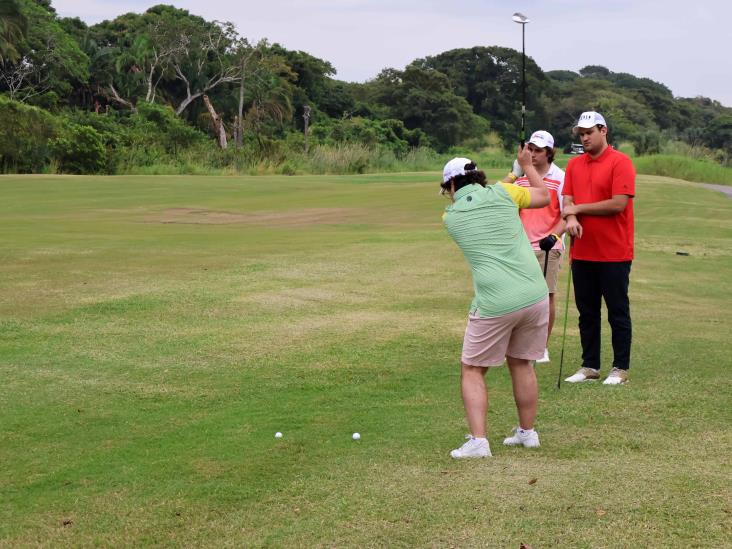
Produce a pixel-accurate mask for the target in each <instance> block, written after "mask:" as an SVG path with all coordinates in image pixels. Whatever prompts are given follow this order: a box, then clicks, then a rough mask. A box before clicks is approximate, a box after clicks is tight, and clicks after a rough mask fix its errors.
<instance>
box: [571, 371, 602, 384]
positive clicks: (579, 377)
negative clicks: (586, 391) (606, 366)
mask: <svg viewBox="0 0 732 549" xmlns="http://www.w3.org/2000/svg"><path fill="white" fill-rule="evenodd" d="M595 379H600V370H595V369H593V368H580V369H579V370H577V373H576V374H572V375H571V376H569V377H568V378H567V379H565V380H564V381H567V382H569V383H582V382H583V381H593V380H595Z"/></svg>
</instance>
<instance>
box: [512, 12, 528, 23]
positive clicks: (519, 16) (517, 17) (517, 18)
mask: <svg viewBox="0 0 732 549" xmlns="http://www.w3.org/2000/svg"><path fill="white" fill-rule="evenodd" d="M511 19H513V22H514V23H518V24H519V25H525V24H526V23H528V22H529V18H528V17H526V16H525V15H524V14H523V13H519V12H516V13H514V14H513V15H512V16H511Z"/></svg>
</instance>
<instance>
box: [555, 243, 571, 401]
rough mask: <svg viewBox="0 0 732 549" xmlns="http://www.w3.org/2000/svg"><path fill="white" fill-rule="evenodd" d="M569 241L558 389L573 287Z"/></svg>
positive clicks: (558, 387) (559, 387)
mask: <svg viewBox="0 0 732 549" xmlns="http://www.w3.org/2000/svg"><path fill="white" fill-rule="evenodd" d="M573 241H574V239H573V238H570V239H569V275H567V292H566V294H565V301H564V330H563V331H562V351H561V352H560V353H559V375H558V376H557V389H561V387H562V366H563V365H564V343H565V341H566V339H567V315H568V313H569V290H570V288H571V286H572V242H573Z"/></svg>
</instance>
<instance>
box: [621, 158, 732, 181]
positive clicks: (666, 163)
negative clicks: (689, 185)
mask: <svg viewBox="0 0 732 549" xmlns="http://www.w3.org/2000/svg"><path fill="white" fill-rule="evenodd" d="M633 162H634V164H635V169H636V171H637V172H638V173H640V174H647V175H662V176H667V177H675V178H677V179H685V180H686V181H700V182H704V183H721V184H723V185H732V168H727V167H725V166H721V165H719V164H717V163H716V162H711V161H709V160H697V159H694V158H689V157H686V156H675V155H668V154H655V155H650V156H639V157H637V158H634V159H633Z"/></svg>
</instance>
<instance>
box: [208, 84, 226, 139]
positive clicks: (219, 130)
mask: <svg viewBox="0 0 732 549" xmlns="http://www.w3.org/2000/svg"><path fill="white" fill-rule="evenodd" d="M203 103H204V104H205V105H206V108H207V109H208V112H209V114H210V115H211V119H212V120H213V123H214V131H215V132H216V135H218V138H219V147H221V148H222V149H225V148H226V128H224V122H223V120H221V117H220V116H219V115H218V114H216V110H214V108H213V105H212V104H211V101H209V99H208V95H204V96H203Z"/></svg>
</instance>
